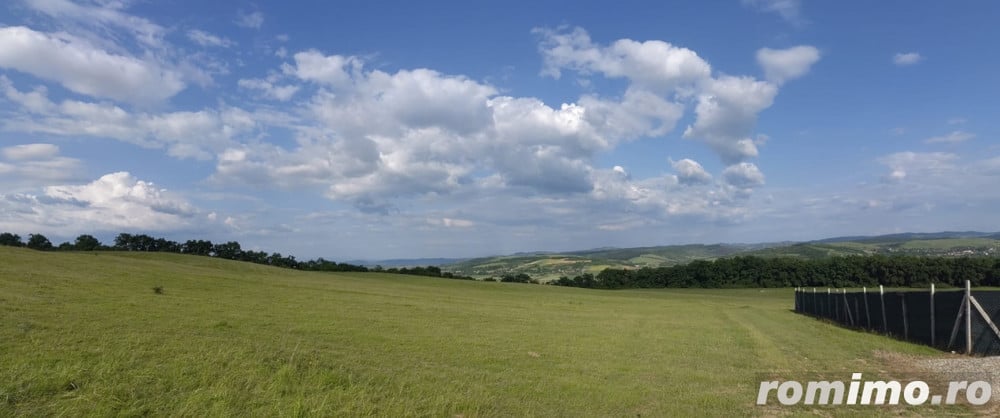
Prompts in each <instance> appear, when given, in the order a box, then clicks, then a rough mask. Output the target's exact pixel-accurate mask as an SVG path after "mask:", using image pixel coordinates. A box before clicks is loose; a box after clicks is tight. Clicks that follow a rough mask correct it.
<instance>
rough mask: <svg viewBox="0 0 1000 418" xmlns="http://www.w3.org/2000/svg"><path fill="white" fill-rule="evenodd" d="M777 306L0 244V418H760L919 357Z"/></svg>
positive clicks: (752, 298) (770, 299)
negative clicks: (797, 397)
mask: <svg viewBox="0 0 1000 418" xmlns="http://www.w3.org/2000/svg"><path fill="white" fill-rule="evenodd" d="M154 287H161V289H162V294H157V293H156V292H154V290H153V289H154ZM791 305H792V292H791V291H790V290H775V289H769V290H766V291H762V290H756V289H742V290H647V291H640V290H629V291H599V290H588V289H574V288H562V287H554V286H542V285H529V284H508V283H484V282H468V281H458V280H446V279H435V278H424V277H415V276H397V275H388V274H376V273H364V274H331V273H311V272H298V271H292V270H282V269H276V268H270V267H265V266H259V265H253V264H247V263H238V262H230V261H224V260H216V259H210V258H206V257H194V256H182V255H176V254H138V253H58V254H55V253H40V252H34V251H30V250H23V249H10V248H2V247H0V416H4V415H21V416H51V415H68V416H79V415H152V416H163V415H182V416H221V415H228V416H279V415H280V416H299V415H302V416H329V415H339V416H345V415H346V416H357V415H380V416H412V415H419V416H427V415H429V416H455V415H464V416H525V415H535V416H637V415H642V416H689V415H714V416H734V415H761V414H765V415H766V414H773V413H776V412H780V410H775V409H773V408H770V409H761V408H758V407H755V406H754V405H753V403H754V400H755V399H756V391H757V385H758V384H759V381H760V379H761V377H762V376H773V377H776V378H782V379H807V378H809V377H812V375H809V374H807V373H809V372H810V371H815V370H825V371H829V372H839V371H844V372H850V371H873V372H874V371H877V370H880V369H883V368H885V367H887V366H886V365H885V364H883V362H882V361H881V360H879V358H878V356H876V355H875V354H874V353H875V351H876V350H888V351H894V352H903V353H911V354H918V355H922V354H932V353H934V351H933V350H932V349H929V348H925V347H920V346H916V345H911V344H907V343H903V342H899V341H895V340H891V339H888V338H884V337H880V336H877V335H872V334H867V333H861V332H855V331H850V330H846V329H842V328H838V327H835V326H831V325H829V324H825V323H823V322H820V321H817V320H814V319H810V318H807V317H803V316H800V315H796V314H794V313H792V312H791V311H790V308H791ZM795 410H798V409H793V411H795ZM824 411H825V412H824V413H831V414H833V413H841V412H844V411H843V410H839V409H836V408H830V409H827V410H824ZM848 412H850V411H848ZM864 412H866V413H871V412H873V411H872V410H864ZM922 412H926V410H923V411H922Z"/></svg>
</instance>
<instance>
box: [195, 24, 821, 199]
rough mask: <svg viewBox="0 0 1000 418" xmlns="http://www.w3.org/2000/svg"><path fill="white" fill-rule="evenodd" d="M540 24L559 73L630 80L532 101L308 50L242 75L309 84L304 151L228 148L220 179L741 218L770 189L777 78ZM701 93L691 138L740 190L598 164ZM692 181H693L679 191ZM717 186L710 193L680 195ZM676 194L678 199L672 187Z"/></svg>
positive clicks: (654, 45)
mask: <svg viewBox="0 0 1000 418" xmlns="http://www.w3.org/2000/svg"><path fill="white" fill-rule="evenodd" d="M535 32H536V33H538V34H540V35H541V36H542V38H543V39H542V40H541V46H540V49H541V51H542V54H543V56H544V57H546V62H547V67H546V68H547V71H549V72H550V73H553V75H556V74H558V71H561V70H571V71H576V72H580V73H593V74H599V75H601V76H604V77H609V78H616V77H623V78H626V79H627V80H628V85H627V87H626V88H625V90H624V92H623V94H622V95H621V96H618V97H612V96H596V95H585V96H583V97H581V98H580V99H579V100H578V101H577V102H576V103H563V104H561V105H560V106H549V105H547V104H545V103H544V102H542V101H540V100H538V99H536V98H532V97H511V96H504V95H500V94H499V92H498V90H497V89H496V88H495V87H493V86H491V85H489V84H485V83H481V82H478V81H474V80H470V79H468V78H466V77H463V76H455V75H447V74H442V73H439V72H436V71H433V70H429V69H401V70H396V71H394V72H387V71H383V70H379V69H375V70H372V69H367V68H365V65H364V62H363V61H362V60H361V59H359V58H357V57H353V56H342V55H325V54H323V53H322V52H319V51H316V50H307V51H302V52H298V53H295V54H293V55H292V56H293V61H292V62H289V63H285V64H283V65H282V66H281V74H280V75H278V74H273V73H272V75H271V76H269V77H267V78H266V79H256V80H253V79H245V80H242V81H241V82H240V85H241V86H242V87H244V88H252V89H257V90H261V91H267V90H268V88H269V86H272V87H273V86H274V85H276V84H277V83H278V81H279V80H280V79H281V77H294V78H296V79H298V80H301V81H303V82H307V83H308V85H307V86H303V89H300V90H299V92H302V91H309V92H310V94H311V95H312V97H311V98H310V99H309V100H308V101H307V102H306V114H305V115H304V117H305V120H303V121H301V122H300V123H298V124H296V126H295V127H294V130H295V132H296V136H295V145H293V146H291V147H280V146H276V145H272V144H267V143H259V144H244V145H235V144H234V146H231V147H229V148H228V149H227V150H226V151H225V152H223V153H221V154H220V156H219V159H218V164H217V167H216V173H215V174H214V175H213V178H212V181H213V182H214V183H216V184H224V183H227V182H232V181H236V182H242V183H246V184H252V185H255V186H274V187H281V188H301V187H305V188H315V189H317V190H323V191H324V192H325V195H326V196H327V197H329V198H331V199H333V200H335V201H343V202H348V203H352V204H353V205H354V206H355V207H356V208H358V209H360V210H361V211H362V212H365V213H373V214H388V213H398V211H399V209H398V208H397V207H396V206H395V204H394V203H393V202H394V201H395V200H397V199H402V198H406V197H413V196H434V197H435V199H441V198H443V197H444V196H477V195H479V196H481V195H482V194H485V193H511V194H513V195H515V196H534V195H538V196H561V197H560V198H565V199H578V198H579V196H591V197H593V198H595V199H597V201H599V202H606V201H611V200H614V199H625V200H626V201H629V202H631V204H634V205H637V206H636V207H637V208H640V207H641V208H642V210H646V211H653V212H655V213H658V214H660V215H661V216H662V215H664V214H667V215H670V214H705V213H728V214H733V215H734V216H735V215H739V213H740V212H739V211H738V210H735V209H734V208H735V206H732V205H740V204H742V203H739V202H736V201H735V200H733V197H740V198H743V197H746V195H747V194H748V193H749V192H750V190H751V189H752V188H754V187H756V186H759V185H761V184H763V174H761V173H760V171H759V169H757V167H756V166H755V165H753V164H749V165H748V166H747V165H739V163H741V162H744V161H745V160H747V159H750V158H753V157H755V156H756V155H757V153H758V150H757V144H758V141H757V140H755V139H754V138H764V137H765V136H761V135H758V134H755V133H754V132H753V129H754V125H755V123H756V117H757V114H758V113H759V112H760V111H762V110H764V109H766V108H767V107H768V106H770V105H771V102H772V100H773V98H774V96H775V95H776V93H777V90H778V86H777V85H776V84H775V83H770V82H765V81H760V80H756V79H753V78H751V77H732V76H719V77H717V78H713V77H712V76H711V68H710V67H709V65H708V64H707V63H706V62H704V61H703V60H701V59H700V58H699V57H698V56H697V54H695V53H694V52H693V51H690V50H687V49H684V48H679V47H675V46H672V45H670V44H668V43H665V42H660V41H648V42H635V41H631V40H621V41H617V42H614V43H612V44H610V45H609V46H601V45H597V44H594V43H593V42H592V41H591V40H590V38H589V36H588V35H587V34H586V32H585V31H583V30H582V29H576V30H572V31H568V32H566V31H553V30H547V29H536V30H535ZM803 48H805V47H803ZM777 52H778V53H779V55H780V53H781V52H782V51H777ZM791 54H793V55H794V54H797V53H796V52H792V53H791ZM806 55H808V54H806ZM783 60H784V61H783ZM771 61H775V62H779V64H780V63H781V62H785V61H787V62H790V63H791V64H788V65H790V66H792V67H794V68H790V69H783V71H784V72H783V73H781V74H782V77H783V78H784V79H790V78H792V77H797V76H801V75H803V74H804V72H805V71H806V70H807V67H808V65H809V64H811V63H812V62H814V61H815V59H811V58H810V59H785V57H784V56H780V57H778V58H775V59H773V60H771ZM771 61H768V62H771ZM657 62H660V64H659V65H658V64H656V63H657ZM776 65H777V64H776ZM268 83H269V84H268ZM692 97H695V98H697V106H696V108H695V114H696V119H695V122H694V123H693V124H692V125H691V126H689V127H688V128H687V130H686V131H685V132H686V136H687V137H689V138H696V139H699V140H701V141H703V142H705V143H706V144H707V145H708V146H709V147H711V148H712V149H713V150H714V151H716V152H717V153H718V154H719V155H720V157H721V159H722V160H723V161H724V162H726V163H727V164H728V165H736V166H735V167H736V168H731V169H730V171H729V172H728V179H729V180H731V182H732V183H739V185H740V186H741V187H740V188H739V189H738V190H737V189H734V188H733V186H732V185H731V184H728V183H725V184H721V185H711V184H710V183H711V180H712V178H713V177H712V175H711V174H709V173H708V172H707V171H706V170H705V169H704V167H702V166H701V165H700V164H698V163H697V162H694V161H691V160H684V161H680V162H677V163H674V164H675V170H677V171H678V173H679V174H678V175H668V176H663V177H656V178H653V179H646V180H635V181H633V180H631V179H630V178H629V177H628V175H627V173H625V172H624V169H620V170H615V169H610V170H606V169H601V168H598V167H595V156H596V155H598V153H600V152H604V151H607V150H611V149H614V148H615V147H616V146H617V145H618V144H619V143H621V142H622V141H629V140H635V139H637V138H642V137H655V136H662V135H665V134H667V133H669V132H671V131H672V130H674V128H675V125H676V123H677V121H678V120H679V119H680V118H681V117H682V116H683V114H684V108H685V103H687V102H690V101H691V98H692ZM675 100H676V101H675ZM310 118H311V119H312V121H313V123H315V124H310V122H309V119H310ZM740 175H742V177H740ZM681 184H684V185H686V186H687V187H686V188H684V189H679V188H678V186H679V185H681ZM655 188H663V189H662V190H656V189H655ZM705 188H707V189H709V190H708V192H710V194H709V196H708V197H702V198H698V199H693V198H689V197H683V198H682V197H681V196H680V195H684V196H688V195H690V194H691V193H703V192H706V190H704V189H705ZM667 190H671V191H673V192H672V193H673V194H671V195H670V196H667V195H665V193H667ZM737 195H738V196H737ZM573 196H576V197H573ZM609 199H610V200H609ZM602 204H603V203H602ZM720 208H725V209H720Z"/></svg>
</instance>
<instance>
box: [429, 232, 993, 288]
mask: <svg viewBox="0 0 1000 418" xmlns="http://www.w3.org/2000/svg"><path fill="white" fill-rule="evenodd" d="M969 234H979V235H983V234H984V233H940V234H897V235H884V236H877V237H852V238H834V239H830V240H823V241H814V242H806V243H780V244H779V243H774V244H754V245H746V244H715V245H671V246H663V247H639V248H616V249H601V250H590V251H576V252H569V253H558V254H557V253H542V254H523V255H516V256H499V257H486V258H477V259H471V260H465V261H462V262H459V263H454V264H449V265H445V266H442V269H444V270H445V271H451V272H454V273H458V274H463V275H468V276H473V277H490V276H493V277H500V276H502V275H504V274H517V273H527V274H528V275H530V276H532V277H535V278H540V279H542V280H551V279H556V278H559V277H560V276H567V277H573V276H576V275H579V274H582V273H597V272H600V271H601V270H603V269H605V268H608V267H614V268H641V267H664V266H672V265H677V264H684V263H689V262H691V261H694V260H714V259H717V258H722V257H732V256H738V255H749V256H759V257H796V258H803V259H819V258H826V257H837V256H848V255H871V254H884V255H894V254H905V255H922V256H939V257H963V256H1000V240H998V239H996V238H997V237H996V236H967V235H969Z"/></svg>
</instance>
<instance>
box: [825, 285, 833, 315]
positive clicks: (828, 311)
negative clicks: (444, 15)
mask: <svg viewBox="0 0 1000 418" xmlns="http://www.w3.org/2000/svg"><path fill="white" fill-rule="evenodd" d="M831 305H833V304H832V303H830V288H829V287H828V288H826V312H825V313H826V315H823V316H825V317H827V319H833V315H830V309H832V308H833V306H831Z"/></svg>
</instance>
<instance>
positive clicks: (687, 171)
mask: <svg viewBox="0 0 1000 418" xmlns="http://www.w3.org/2000/svg"><path fill="white" fill-rule="evenodd" d="M670 166H671V167H673V169H674V171H676V172H677V179H678V181H680V183H681V184H704V183H708V182H710V181H712V175H711V174H709V173H708V172H707V171H705V168H704V167H702V166H701V164H699V163H698V162H697V161H694V160H691V159H688V158H684V159H682V160H680V161H671V163H670Z"/></svg>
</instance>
